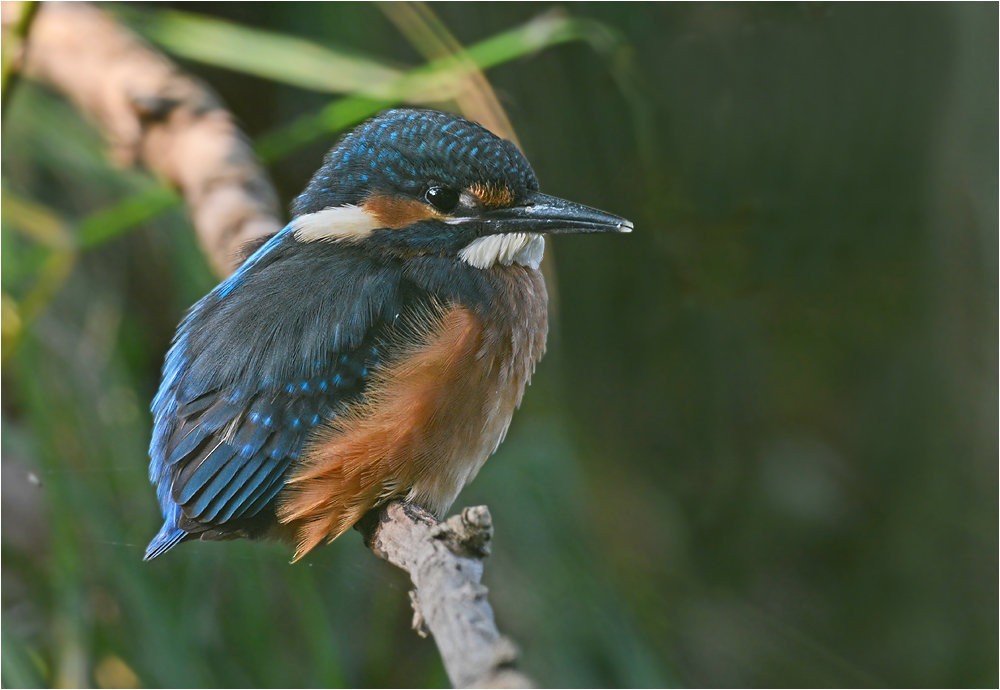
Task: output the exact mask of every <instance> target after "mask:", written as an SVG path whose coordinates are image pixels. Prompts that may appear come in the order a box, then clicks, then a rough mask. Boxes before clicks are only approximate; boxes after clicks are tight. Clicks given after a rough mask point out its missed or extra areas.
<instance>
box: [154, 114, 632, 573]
mask: <svg viewBox="0 0 1000 690" xmlns="http://www.w3.org/2000/svg"><path fill="white" fill-rule="evenodd" d="M632 227H633V226H632V223H630V222H629V221H627V220H625V219H624V218H620V217H618V216H615V215H612V214H610V213H606V212H604V211H599V210H596V209H593V208H590V207H587V206H584V205H582V204H577V203H573V202H570V201H566V200H563V199H560V198H556V197H553V196H548V195H545V194H542V193H541V192H540V191H539V186H538V182H537V179H536V177H535V174H534V172H533V170H532V168H531V166H530V165H529V164H528V162H527V160H526V159H525V157H524V156H523V155H522V153H521V152H520V150H519V149H518V147H517V146H516V145H515V144H514V143H512V142H511V141H509V140H506V139H502V138H500V137H498V136H496V135H495V134H493V133H492V132H490V131H489V130H487V129H485V128H484V127H482V126H481V125H479V124H476V123H474V122H471V121H468V120H465V119H463V118H461V117H459V116H457V115H453V114H449V113H443V112H437V111H432V110H416V109H392V110H387V111H384V112H382V113H380V114H378V115H376V116H375V117H373V118H372V119H370V120H368V121H366V122H364V123H363V124H361V125H359V126H358V127H357V128H356V129H354V130H353V131H352V132H350V133H349V134H348V135H347V136H345V137H344V138H343V139H342V140H341V141H340V142H339V143H338V144H337V145H336V146H334V147H333V148H332V149H331V150H330V151H329V153H327V155H326V156H325V158H324V160H323V163H322V166H321V167H320V168H319V170H318V171H317V172H316V173H315V175H314V176H313V177H312V179H311V181H310V182H309V183H308V185H307V187H306V189H305V191H304V192H303V193H302V194H301V195H299V196H298V197H297V198H296V199H295V200H294V202H293V204H292V220H291V221H290V222H289V223H288V225H287V226H285V227H284V228H283V229H282V230H281V231H279V232H277V233H276V234H273V235H271V236H270V237H266V238H263V239H261V240H258V241H257V242H255V243H253V244H251V245H250V246H248V247H246V248H245V250H244V256H245V257H246V258H245V259H244V260H243V263H242V264H241V265H240V266H239V268H238V269H237V270H236V271H235V272H234V273H233V274H232V275H230V276H229V277H228V278H226V279H225V280H224V281H223V282H221V283H220V284H219V285H218V286H217V287H215V289H213V290H212V291H211V292H209V293H208V294H207V295H206V296H205V297H204V298H202V299H201V300H200V301H199V302H197V303H196V304H195V305H194V306H193V307H192V308H191V309H190V310H189V311H188V312H187V314H186V315H185V316H184V318H183V320H182V322H181V323H180V325H179V327H178V329H177V332H176V334H175V336H174V339H173V341H172V343H171V346H170V348H169V350H168V352H167V355H166V358H165V361H164V365H163V371H162V379H161V384H160V387H159V390H158V392H157V394H156V396H155V398H154V399H153V402H152V406H151V409H152V414H153V432H152V439H151V441H150V448H149V454H150V467H149V472H150V480H151V482H152V484H153V486H154V487H155V489H156V494H157V498H158V502H159V504H160V509H161V512H162V515H163V520H164V522H163V527H162V529H161V530H160V531H159V533H158V534H157V535H156V536H155V537H154V538H153V540H152V541H151V542H150V544H149V546H148V548H147V550H146V553H145V558H144V560H151V559H153V558H156V557H157V556H160V555H162V554H163V553H165V552H166V551H168V550H170V549H171V548H173V547H174V546H176V545H177V544H179V543H181V542H185V541H190V540H196V539H201V540H228V539H235V538H248V539H278V540H281V541H284V542H286V543H288V544H289V545H290V546H291V547H293V548H294V557H293V562H294V561H295V560H298V559H299V558H301V557H302V556H304V555H305V554H306V553H308V552H309V551H311V550H312V549H313V548H315V547H316V546H318V545H320V544H322V543H326V542H331V541H333V540H334V539H336V538H337V537H338V536H339V535H341V534H342V533H343V532H345V531H346V530H347V529H349V528H350V527H351V526H353V525H354V523H356V522H357V521H358V520H359V519H360V518H361V517H362V516H363V515H364V514H365V513H366V512H367V511H369V510H371V509H372V508H374V507H376V506H378V505H380V504H381V503H383V502H385V501H388V500H390V499H394V498H399V499H403V500H406V501H409V502H411V503H415V504H417V505H419V506H421V507H423V508H425V509H427V510H429V511H430V512H431V513H433V514H434V515H436V516H437V517H438V518H439V519H440V518H442V517H443V516H444V515H445V514H446V513H447V511H448V509H449V508H450V507H451V505H452V503H453V502H454V501H455V499H456V497H457V496H458V493H459V492H460V491H461V490H462V488H463V487H464V486H465V485H466V484H467V483H468V482H469V481H471V480H472V479H473V477H475V475H476V473H477V472H478V471H479V469H480V467H482V465H483V463H484V462H485V460H486V458H487V457H488V456H489V455H490V454H491V453H493V452H494V451H495V450H496V449H497V447H498V446H499V445H500V442H501V441H502V440H503V438H504V435H505V434H506V431H507V428H508V425H509V424H510V421H511V417H512V415H513V414H514V411H515V409H516V408H517V407H518V406H519V405H520V402H521V398H522V395H523V394H524V390H525V387H526V386H527V385H528V382H529V380H530V379H531V376H532V373H533V372H534V370H535V366H536V364H537V363H538V361H539V360H540V359H541V357H542V355H543V354H544V352H545V344H546V333H547V329H548V315H547V302H548V297H547V293H546V287H545V281H544V279H543V276H542V272H541V271H540V263H541V261H542V258H543V253H544V250H545V235H547V234H561V233H602V232H607V233H623V232H630V231H631V230H632Z"/></svg>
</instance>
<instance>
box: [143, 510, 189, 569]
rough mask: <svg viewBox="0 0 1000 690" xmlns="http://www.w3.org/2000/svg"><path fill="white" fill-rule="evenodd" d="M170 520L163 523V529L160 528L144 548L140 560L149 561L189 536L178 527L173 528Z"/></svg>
mask: <svg viewBox="0 0 1000 690" xmlns="http://www.w3.org/2000/svg"><path fill="white" fill-rule="evenodd" d="M172 523H173V521H172V520H169V519H168V520H167V521H165V522H164V523H163V527H161V528H160V533H159V534H157V535H156V536H155V537H154V538H153V541H151V542H149V546H147V547H146V555H145V556H143V558H142V560H144V561H151V560H153V559H154V558H156V557H157V556H159V555H161V554H164V553H166V552H167V551H169V550H170V549H172V548H173V547H175V546H177V545H178V544H180V543H181V542H182V541H183V540H184V537H187V536H189V535H188V533H187V532H185V531H184V530H182V529H181V528H179V527H175V526H174V525H173V524H172Z"/></svg>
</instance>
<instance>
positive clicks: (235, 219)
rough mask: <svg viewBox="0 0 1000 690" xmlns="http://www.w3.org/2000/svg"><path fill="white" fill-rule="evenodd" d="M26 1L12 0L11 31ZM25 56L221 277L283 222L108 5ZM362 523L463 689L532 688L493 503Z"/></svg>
mask: <svg viewBox="0 0 1000 690" xmlns="http://www.w3.org/2000/svg"><path fill="white" fill-rule="evenodd" d="M19 4H20V3H15V2H4V3H3V24H4V32H5V34H6V32H8V31H9V30H11V27H12V26H13V25H14V24H15V22H16V19H17V17H18V16H20V7H19ZM21 57H22V66H23V70H24V73H25V75H26V76H28V77H30V78H33V79H37V80H39V81H43V82H46V83H48V84H50V85H52V86H53V87H55V88H56V89H57V90H59V91H61V92H62V93H64V94H65V95H66V96H68V97H69V98H70V100H72V101H73V102H74V103H75V104H76V106H77V107H78V108H79V109H80V110H81V111H83V112H84V113H85V114H86V115H87V116H89V117H90V118H92V119H93V120H94V121H95V122H96V123H97V124H98V125H99V126H100V127H101V128H102V130H103V131H104V133H105V135H106V136H107V137H108V139H109V141H110V142H111V145H112V153H113V155H114V156H115V158H116V159H117V160H118V161H120V162H122V163H125V164H136V163H141V164H143V165H145V166H146V167H147V168H149V169H150V170H152V171H153V172H155V173H157V174H158V175H160V176H161V177H163V178H165V179H166V180H167V181H168V182H169V183H171V184H172V185H174V186H175V187H176V188H177V189H178V190H179V191H180V192H181V194H183V196H184V199H185V201H186V202H187V204H188V207H189V208H190V211H191V216H192V218H193V221H194V225H195V229H196V231H197V233H198V236H199V238H200V240H201V243H202V247H203V249H204V250H205V252H206V254H207V255H208V256H209V258H210V259H211V261H212V263H213V264H214V265H215V267H216V268H217V269H218V271H219V273H220V274H224V275H225V274H228V273H230V272H231V271H232V270H233V269H234V268H235V262H236V250H237V249H238V248H239V247H240V245H241V244H242V243H243V242H245V241H247V240H250V239H253V238H255V237H259V236H262V235H265V234H269V233H272V232H275V231H277V230H278V229H280V227H281V223H280V221H279V220H278V213H277V210H276V207H277V202H276V196H275V193H274V190H273V188H272V187H271V184H270V182H269V181H268V179H267V176H266V174H265V173H264V171H263V169H262V168H261V167H260V166H259V165H258V164H257V162H256V160H255V158H254V156H253V153H252V151H251V148H250V146H249V144H248V142H247V141H246V140H245V138H244V137H243V135H242V134H241V133H240V132H239V130H238V129H237V128H236V125H235V124H234V123H233V119H232V117H231V115H230V114H229V113H228V112H227V111H226V110H225V109H224V108H223V106H222V104H221V102H220V101H219V100H218V99H217V98H216V96H215V95H214V94H213V93H212V92H211V91H210V90H209V89H208V88H207V87H205V86H204V85H202V84H200V83H199V82H197V81H196V80H194V79H192V78H191V77H189V76H186V75H184V74H182V73H181V72H180V71H179V70H178V69H177V68H176V67H175V66H174V65H173V64H172V63H170V62H169V61H168V60H167V59H166V58H165V57H163V56H162V55H160V54H159V53H157V52H155V51H153V50H152V49H151V48H149V47H148V46H146V45H145V44H144V43H142V42H141V41H140V40H139V39H138V38H136V37H135V36H134V35H132V34H131V33H130V32H128V31H126V30H125V29H123V28H122V27H120V26H119V25H117V24H116V23H115V22H114V21H112V20H111V19H110V18H108V17H107V16H106V15H105V14H104V13H103V12H101V11H100V10H97V9H95V8H94V7H91V6H89V5H85V4H76V3H72V4H71V3H45V4H44V5H43V7H42V8H41V10H40V11H39V12H38V14H37V17H36V18H35V20H34V23H33V24H32V27H31V36H30V41H29V45H28V46H27V51H26V52H25V53H24V54H23V55H22V56H21ZM358 529H359V530H360V531H361V533H362V534H363V535H364V538H365V543H366V544H368V546H369V547H370V548H371V550H372V551H373V552H374V553H375V554H376V555H378V556H379V557H380V558H383V559H385V560H386V561H388V562H390V563H392V564H394V565H397V566H399V567H400V568H403V569H404V570H406V571H407V572H408V573H409V574H410V577H411V579H412V580H413V582H414V584H415V585H416V590H415V591H414V592H413V593H411V599H412V602H413V607H414V628H416V629H417V631H418V632H420V633H421V634H426V632H425V630H429V631H430V633H431V634H432V635H433V636H434V640H435V642H436V643H437V646H438V649H439V650H440V652H441V656H442V658H443V660H444V665H445V668H446V669H447V671H448V676H449V677H450V678H451V680H452V682H453V683H454V684H455V685H456V686H458V687H510V688H514V687H530V685H531V684H530V681H529V680H528V679H527V678H526V677H525V676H524V675H522V674H521V673H519V672H518V671H517V670H516V669H515V668H514V665H515V662H516V659H517V649H516V648H515V647H514V645H513V644H512V643H511V642H510V641H509V640H507V639H506V638H504V637H502V636H501V635H500V633H499V632H498V631H497V627H496V623H495V622H494V620H493V610H492V609H491V608H490V605H489V602H488V601H487V600H486V588H485V587H484V586H483V585H482V584H481V582H480V580H481V578H482V574H483V564H484V561H485V559H486V557H487V556H488V555H489V549H490V539H491V538H492V534H493V525H492V522H491V519H490V514H489V511H488V510H487V509H486V507H485V506H480V507H477V508H466V509H465V510H463V511H462V514H461V515H459V516H455V517H452V518H451V519H449V520H448V521H447V522H443V523H441V522H438V521H437V520H436V519H435V518H434V517H433V516H432V515H430V513H427V512H426V511H424V510H423V509H421V508H418V507H416V506H413V505H410V504H406V503H401V502H398V501H395V502H392V503H389V504H387V505H385V506H382V507H380V508H378V509H376V510H373V511H371V512H370V513H369V514H368V515H366V516H365V518H363V519H362V521H361V522H360V523H359V524H358Z"/></svg>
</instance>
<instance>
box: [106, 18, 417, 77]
mask: <svg viewBox="0 0 1000 690" xmlns="http://www.w3.org/2000/svg"><path fill="white" fill-rule="evenodd" d="M122 14H123V16H124V17H125V18H126V19H127V20H128V21H129V23H130V25H131V26H132V27H133V28H134V29H136V30H137V31H139V32H140V33H141V34H142V35H143V36H145V37H146V38H148V39H149V40H151V41H153V42H155V43H157V44H159V45H160V46H162V47H164V48H166V49H167V50H168V51H170V52H171V53H173V54H174V55H178V56H180V57H183V58H187V59H189V60H195V61H197V62H203V63H205V64H209V65H215V66H216V67H224V68H226V69H231V70H235V71H237V72H245V73H247V74H252V75H254V76H258V77H262V78H264V79H271V80H274V81H277V82H282V83H285V84H291V85H293V86H298V87H300V88H303V89H310V90H313V91H322V92H326V93H353V92H365V91H368V90H370V89H372V88H374V87H376V86H378V85H379V84H382V83H385V82H388V81H392V80H393V79H397V78H399V76H400V74H401V72H400V71H399V70H397V69H394V68H392V67H389V66H388V65H385V64H384V63H381V62H379V61H377V60H374V59H372V58H369V57H362V56H358V55H352V54H349V53H346V52H343V51H338V50H334V49H332V48H328V47H325V46H321V45H318V44H316V43H313V42H312V41H308V40H306V39H303V38H298V37H296V36H290V35H287V34H282V33H277V32H274V31H266V30H263V29H254V28H250V27H246V26H241V25H239V24H235V23H233V22H227V21H223V20H219V19H213V18H210V17H204V16H199V15H196V14H190V13H187V12H177V11H166V12H155V13H147V12H137V11H134V10H129V11H128V12H127V13H125V12H123V13H122Z"/></svg>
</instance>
